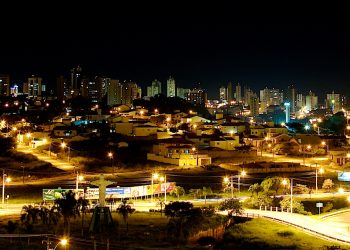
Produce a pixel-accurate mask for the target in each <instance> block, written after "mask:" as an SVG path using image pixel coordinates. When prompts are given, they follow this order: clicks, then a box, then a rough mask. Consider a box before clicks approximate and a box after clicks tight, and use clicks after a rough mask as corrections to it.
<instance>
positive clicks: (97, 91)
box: [88, 76, 103, 103]
mask: <svg viewBox="0 0 350 250" xmlns="http://www.w3.org/2000/svg"><path fill="white" fill-rule="evenodd" d="M102 83H103V78H102V77H99V76H96V77H94V78H93V79H91V80H90V81H89V83H88V99H89V100H90V101H91V102H92V103H97V102H100V101H101V100H102V97H103V96H102V93H103V92H102Z"/></svg>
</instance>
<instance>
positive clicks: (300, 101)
mask: <svg viewBox="0 0 350 250" xmlns="http://www.w3.org/2000/svg"><path fill="white" fill-rule="evenodd" d="M296 99H297V101H296V111H299V110H301V109H302V108H303V107H305V97H304V96H303V94H297V98H296Z"/></svg>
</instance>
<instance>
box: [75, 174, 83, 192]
mask: <svg viewBox="0 0 350 250" xmlns="http://www.w3.org/2000/svg"><path fill="white" fill-rule="evenodd" d="M83 180H84V176H82V175H79V172H77V178H76V179H75V191H76V192H77V193H78V189H79V181H80V182H82V181H83Z"/></svg>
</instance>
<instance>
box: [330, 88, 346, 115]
mask: <svg viewBox="0 0 350 250" xmlns="http://www.w3.org/2000/svg"><path fill="white" fill-rule="evenodd" d="M326 106H327V108H330V109H332V112H333V113H337V112H339V111H340V110H341V108H342V104H341V97H340V94H335V93H334V91H332V93H331V94H327V96H326Z"/></svg>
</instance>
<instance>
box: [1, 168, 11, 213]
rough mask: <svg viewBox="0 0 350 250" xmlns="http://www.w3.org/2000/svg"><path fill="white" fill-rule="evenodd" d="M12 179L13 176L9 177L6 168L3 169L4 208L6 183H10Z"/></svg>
mask: <svg viewBox="0 0 350 250" xmlns="http://www.w3.org/2000/svg"><path fill="white" fill-rule="evenodd" d="M10 181H11V177H8V176H7V175H6V174H5V169H3V170H2V202H1V203H2V208H4V204H5V183H6V182H7V183H9V182H10Z"/></svg>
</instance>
